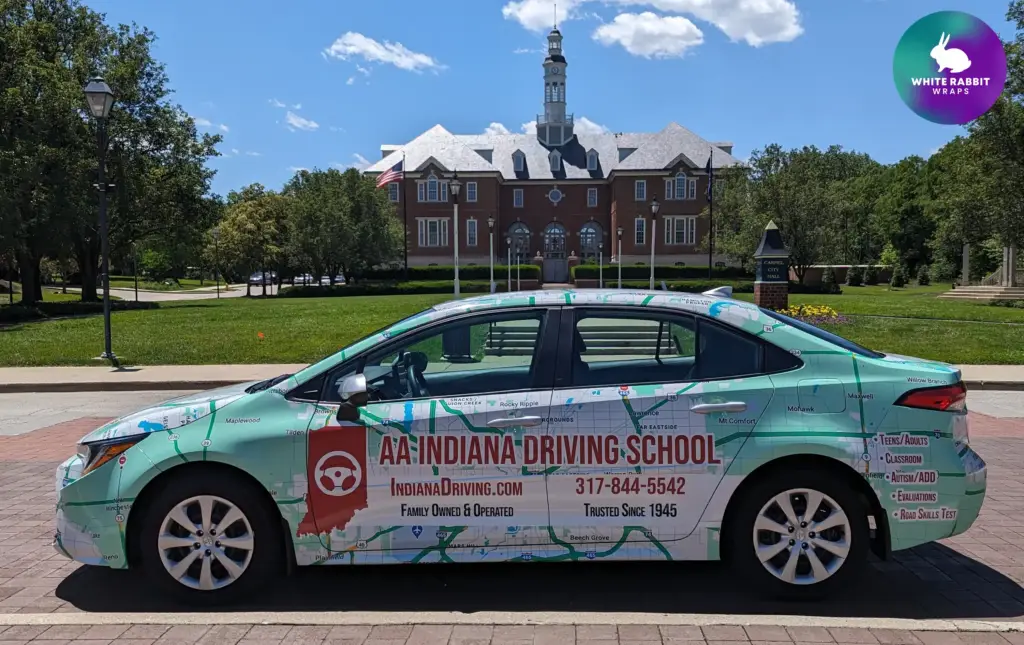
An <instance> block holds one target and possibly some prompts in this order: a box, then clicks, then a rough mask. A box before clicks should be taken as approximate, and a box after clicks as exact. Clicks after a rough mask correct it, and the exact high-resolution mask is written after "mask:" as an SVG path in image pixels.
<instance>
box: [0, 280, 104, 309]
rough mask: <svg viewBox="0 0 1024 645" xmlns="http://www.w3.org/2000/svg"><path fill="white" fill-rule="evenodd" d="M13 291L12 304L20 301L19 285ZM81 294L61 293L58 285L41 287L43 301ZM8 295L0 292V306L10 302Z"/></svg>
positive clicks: (64, 299)
mask: <svg viewBox="0 0 1024 645" xmlns="http://www.w3.org/2000/svg"><path fill="white" fill-rule="evenodd" d="M15 284H17V283H15ZM16 289H18V290H16V291H15V292H14V304H18V303H19V302H21V291H20V287H16ZM81 299H82V296H81V294H79V293H76V292H74V291H68V292H67V293H61V291H60V287H51V286H46V287H43V302H69V301H78V300H81ZM110 299H111V300H120V298H118V297H117V296H110ZM10 301H11V300H10V296H9V295H8V292H7V291H2V292H0V307H4V306H7V304H9V303H10Z"/></svg>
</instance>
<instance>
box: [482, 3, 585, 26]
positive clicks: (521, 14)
mask: <svg viewBox="0 0 1024 645" xmlns="http://www.w3.org/2000/svg"><path fill="white" fill-rule="evenodd" d="M583 2H584V0H514V1H513V2H508V3H506V4H505V6H504V7H502V8H501V15H503V16H505V19H506V20H515V21H516V22H518V23H519V24H521V25H522V26H524V27H526V28H527V29H530V30H532V31H541V30H543V29H551V27H552V26H554V25H553V21H556V22H558V24H561V23H563V22H565V21H566V20H569V19H570V16H571V15H572V13H573V11H574V10H575V9H576V8H577V7H579V6H580V5H582V4H583ZM556 10H557V12H556Z"/></svg>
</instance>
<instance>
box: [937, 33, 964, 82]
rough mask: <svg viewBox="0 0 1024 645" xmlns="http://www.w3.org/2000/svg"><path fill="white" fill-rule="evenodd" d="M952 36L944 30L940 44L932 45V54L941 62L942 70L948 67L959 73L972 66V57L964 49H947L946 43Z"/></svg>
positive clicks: (940, 67) (940, 68)
mask: <svg viewBox="0 0 1024 645" xmlns="http://www.w3.org/2000/svg"><path fill="white" fill-rule="evenodd" d="M952 37H953V34H949V35H946V32H942V36H940V37H939V44H938V45H936V46H935V47H932V54H931V55H932V58H934V59H935V60H936V61H937V62H938V63H939V71H940V72H941V71H942V70H944V69H948V70H949V71H951V72H953V73H954V74H959V73H960V72H962V71H964V70H965V69H967V68H968V67H970V66H971V59H970V58H968V57H967V54H965V53H964V50H962V49H956V48H954V49H946V45H947V44H948V43H949V39H950V38H952Z"/></svg>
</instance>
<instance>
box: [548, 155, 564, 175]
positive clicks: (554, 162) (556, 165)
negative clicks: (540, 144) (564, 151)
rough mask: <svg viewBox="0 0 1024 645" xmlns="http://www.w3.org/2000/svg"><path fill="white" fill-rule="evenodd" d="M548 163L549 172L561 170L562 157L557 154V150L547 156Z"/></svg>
mask: <svg viewBox="0 0 1024 645" xmlns="http://www.w3.org/2000/svg"><path fill="white" fill-rule="evenodd" d="M548 161H550V162H551V172H558V171H559V170H561V168H562V155H560V154H558V151H557V150H552V151H551V154H550V155H548Z"/></svg>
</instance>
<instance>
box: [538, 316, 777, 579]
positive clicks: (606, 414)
mask: <svg viewBox="0 0 1024 645" xmlns="http://www.w3.org/2000/svg"><path fill="white" fill-rule="evenodd" d="M562 328H563V329H562V333H563V337H571V338H572V343H571V347H570V346H569V342H568V341H563V350H562V351H561V352H560V357H559V367H558V377H557V378H558V379H559V382H564V381H568V382H569V385H568V387H556V389H555V391H554V396H553V397H552V401H551V407H552V414H551V420H550V423H549V424H548V428H547V431H548V433H549V435H550V436H551V437H552V438H553V440H554V443H555V446H556V447H557V448H558V450H557V451H556V453H555V458H554V459H552V460H551V461H552V462H553V463H552V466H551V468H550V469H549V471H550V472H551V474H550V476H549V478H548V505H549V507H550V510H551V521H552V525H553V527H554V530H555V532H556V534H557V535H558V536H559V538H560V539H562V540H564V541H565V542H566V543H568V544H569V545H571V548H572V549H573V550H575V551H576V552H577V553H583V554H584V555H585V557H588V558H600V557H609V556H614V554H615V553H616V552H618V550H619V549H621V548H623V546H624V545H625V544H627V543H630V542H637V541H644V542H647V544H646V545H645V546H644V547H643V548H645V549H647V550H648V551H650V553H649V555H650V557H669V555H670V550H672V549H673V548H675V550H676V554H677V555H676V556H674V557H678V553H679V550H681V549H683V547H672V546H671V545H668V543H671V542H673V541H676V540H680V539H682V538H685V537H687V536H689V535H690V534H691V533H693V531H694V529H695V528H696V527H697V524H698V522H699V521H700V519H701V516H702V515H703V514H704V511H705V509H706V508H707V506H708V502H709V500H710V499H711V497H712V495H713V493H714V492H715V490H716V488H717V487H718V486H719V485H720V484H721V483H722V481H723V478H724V477H726V475H727V473H728V472H729V470H730V468H731V467H732V465H733V458H734V457H735V455H736V454H737V453H738V452H739V449H740V448H741V447H742V445H743V443H744V441H745V440H746V439H747V437H749V436H750V433H751V432H752V431H753V430H754V427H755V426H756V424H757V422H758V420H759V419H760V417H761V414H762V413H763V412H764V410H765V408H766V407H767V405H768V403H769V401H770V400H771V398H772V395H773V392H774V387H773V385H772V382H771V379H770V378H769V377H767V376H763V375H760V373H761V371H762V370H761V360H762V352H761V345H760V341H758V340H757V339H756V338H753V337H750V336H747V335H745V334H741V333H740V332H738V331H734V330H732V329H730V328H727V327H725V326H724V325H722V324H721V323H718V322H714V321H711V320H708V319H704V318H701V317H697V316H692V315H687V314H684V313H681V312H674V311H670V310H669V311H660V310H652V309H645V310H643V311H640V312H637V311H636V310H635V309H633V310H631V309H616V308H597V307H595V308H566V310H565V311H563V318H562ZM705 537H708V536H705ZM704 541H705V540H703V539H702V540H697V541H695V543H694V547H693V548H697V549H699V548H704V547H703V546H701V544H702V543H703V542H704ZM608 543H611V544H610V545H609V544H608ZM637 548H638V547H636V546H633V547H630V549H632V550H633V553H634V554H635V553H637V552H636V551H635V549H637ZM686 549H689V547H686ZM619 555H620V556H623V555H624V554H622V553H620V554H619ZM629 557H633V556H629ZM637 557H639V556H637ZM699 557H700V556H699V555H698V556H697V558H698V559H699Z"/></svg>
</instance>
